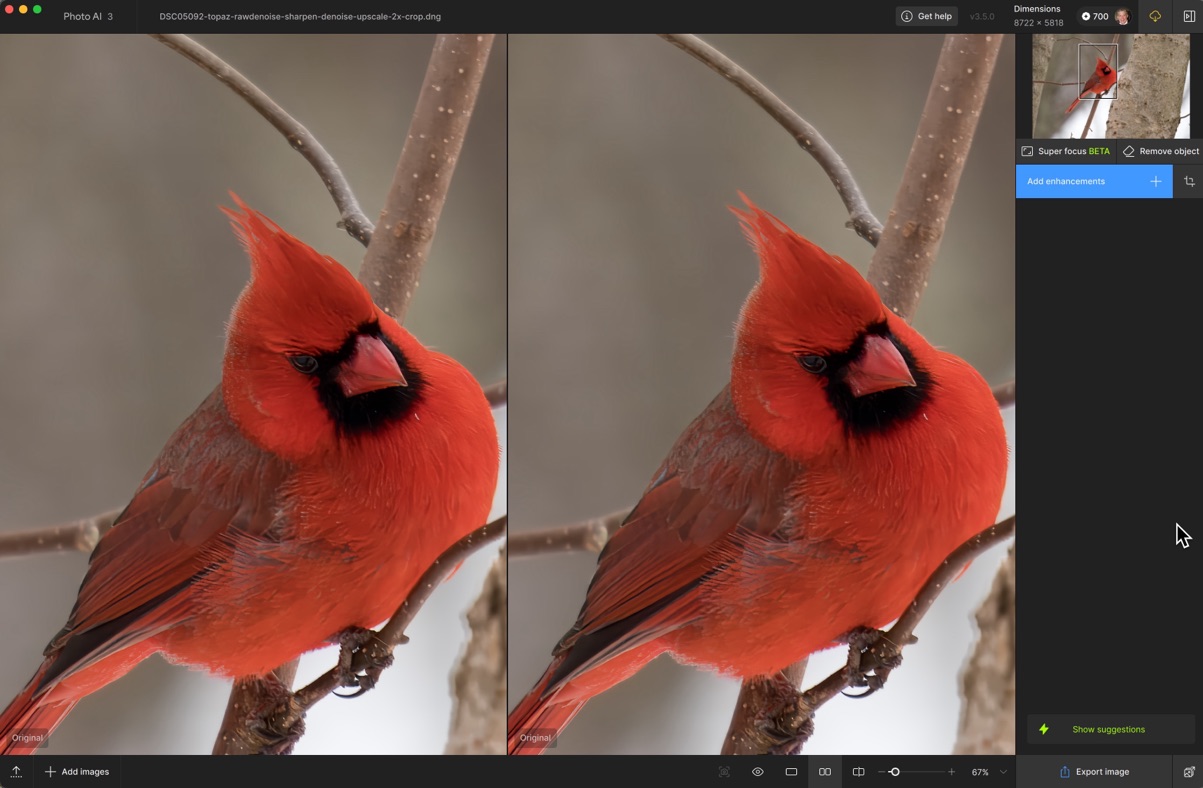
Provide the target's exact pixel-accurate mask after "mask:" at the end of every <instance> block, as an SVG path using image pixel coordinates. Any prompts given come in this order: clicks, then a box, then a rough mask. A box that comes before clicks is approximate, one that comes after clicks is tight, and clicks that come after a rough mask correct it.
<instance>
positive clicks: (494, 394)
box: [485, 378, 510, 408]
mask: <svg viewBox="0 0 1203 788" xmlns="http://www.w3.org/2000/svg"><path fill="white" fill-rule="evenodd" d="M509 393H510V392H509V385H508V382H507V381H506V379H505V378H502V379H501V380H499V381H497V382H496V383H494V384H493V385H491V386H485V399H487V400H488V401H489V405H490V406H491V407H493V408H503V407H505V405H506V402H507V398H508V397H509Z"/></svg>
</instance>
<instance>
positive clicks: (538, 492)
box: [509, 35, 1015, 753]
mask: <svg viewBox="0 0 1203 788" xmlns="http://www.w3.org/2000/svg"><path fill="white" fill-rule="evenodd" d="M704 38H705V39H706V40H707V41H709V42H711V43H712V44H714V45H715V46H716V47H718V48H719V49H720V50H722V51H723V52H725V53H726V54H727V55H729V56H730V57H732V58H733V59H734V60H735V61H736V62H738V63H740V64H741V65H742V66H744V67H745V68H747V69H748V70H749V71H750V72H751V73H752V74H754V75H755V76H757V77H758V78H759V79H760V80H761V81H763V82H764V83H765V84H766V85H767V86H768V87H769V88H770V89H771V90H773V91H775V92H776V93H777V95H778V96H780V97H781V98H782V99H784V100H785V101H786V103H788V104H789V105H790V106H792V107H793V108H794V109H795V110H797V111H798V112H799V113H800V114H801V115H803V116H804V117H805V118H806V119H807V120H808V121H810V122H811V123H812V124H814V125H815V126H816V127H817V128H818V129H819V131H820V132H821V133H822V134H823V135H824V136H825V137H826V138H827V140H828V141H830V142H831V143H832V144H833V145H834V146H835V147H836V148H837V150H838V151H839V152H840V153H841V154H842V156H843V157H844V160H845V161H846V162H847V163H848V164H849V166H850V167H851V168H852V170H853V172H854V173H855V175H856V178H857V180H858V182H859V184H860V186H861V188H862V189H863V190H864V192H865V194H866V196H867V198H868V200H869V203H870V205H871V207H872V208H873V210H874V212H875V213H876V215H877V216H878V218H879V219H881V220H883V221H884V220H885V219H886V217H887V215H888V213H889V209H890V205H891V203H892V202H893V199H894V195H895V192H896V191H897V189H898V185H899V180H900V178H901V175H902V171H903V166H904V163H905V161H906V157H907V154H908V152H909V150H910V146H911V140H912V137H913V134H914V130H915V128H916V126H917V124H918V120H919V114H920V111H921V109H922V107H923V103H924V100H925V98H926V96H927V92H928V88H929V84H930V79H931V74H932V71H933V67H934V66H935V63H936V59H937V56H938V53H939V49H940V46H941V42H942V39H941V37H939V36H931V37H922V36H905V37H903V36H897V37H890V36H864V37H855V36H852V37H847V36H822V37H817V36H816V37H807V36H763V35H761V36H720V35H716V36H704ZM1013 45H1014V42H1013V38H1012V37H1010V36H1008V37H1007V39H1006V41H1005V42H1004V46H1003V52H1002V55H1001V57H1000V59H999V62H998V65H997V69H996V71H995V75H994V82H993V84H992V85H991V87H990V91H989V94H988V97H987V102H986V106H985V109H984V111H983V113H982V117H981V122H980V125H979V128H978V135H977V139H976V140H975V142H974V145H973V149H972V152H971V154H970V157H969V160H968V163H967V165H966V169H965V173H964V176H963V179H962V181H961V185H960V191H959V193H958V195H957V200H956V204H955V207H954V208H953V210H952V215H951V218H950V220H949V223H948V228H947V233H946V235H945V237H944V242H943V246H942V248H941V251H940V256H939V260H938V262H937V264H936V266H935V269H934V271H933V274H932V277H931V285H930V287H929V288H928V290H927V293H926V295H925V297H924V300H923V303H922V305H921V307H920V309H919V313H918V317H917V320H916V325H917V326H918V328H919V329H920V330H921V331H922V332H923V333H924V334H925V335H926V336H927V337H928V339H930V340H931V341H932V342H933V343H935V344H937V345H940V346H943V347H945V348H947V349H949V350H951V351H953V352H955V353H958V354H960V355H961V356H963V357H964V358H966V359H967V360H968V361H970V362H971V363H972V364H974V365H975V366H976V367H977V369H978V370H980V371H981V373H982V374H983V375H984V376H985V377H986V378H987V380H989V381H990V382H991V383H992V384H997V383H1001V382H1003V381H1005V380H1007V379H1010V378H1011V377H1013V376H1014V374H1015V350H1014V340H1015V303H1014V270H1015V261H1014V233H1015V227H1014V201H1013V194H1014V186H1013V178H1014V173H1013V155H1014V152H1013V129H1014V108H1013V101H1014V95H1015V94H1014V52H1013ZM509 66H510V115H509V120H510V136H509V144H510V148H509V150H510V176H509V185H510V208H509V210H510V235H509V244H510V246H509V248H510V257H509V276H510V289H509V292H510V302H509V303H510V378H511V386H512V391H513V395H512V398H511V399H512V402H511V411H510V418H511V429H512V433H513V434H512V438H511V443H510V447H509V448H510V472H511V484H512V486H513V488H514V489H516V490H519V491H520V492H519V493H518V494H517V495H515V496H514V502H513V506H512V507H511V524H512V525H511V527H512V529H513V531H514V532H517V531H520V530H524V529H533V528H542V527H548V526H552V525H557V524H565V523H569V522H574V521H578V520H581V519H584V518H587V517H592V516H597V515H602V514H606V513H609V512H611V511H614V510H617V509H621V508H624V507H627V506H630V505H632V504H633V503H634V502H635V500H636V499H637V497H638V495H639V494H640V492H641V491H642V490H643V488H644V487H645V486H646V484H647V482H648V480H649V479H650V478H651V475H652V473H653V472H654V470H655V469H656V467H657V465H658V464H659V463H660V461H661V459H662V458H663V456H664V455H665V453H666V452H667V451H668V449H669V447H670V446H671V445H672V443H673V441H674V439H675V438H676V437H677V435H678V434H679V433H680V432H681V430H682V429H683V428H684V427H685V426H686V425H687V424H688V423H689V421H690V420H691V419H692V418H693V417H694V416H695V415H696V414H697V413H698V412H699V411H700V410H701V409H702V408H704V407H705V406H706V405H707V403H709V401H710V400H711V399H712V398H713V396H714V395H715V393H717V391H718V390H719V389H720V387H721V386H722V385H723V384H724V382H725V380H726V379H727V378H728V376H729V367H728V365H729V359H730V352H731V345H732V339H733V331H732V326H733V323H734V321H735V319H736V317H737V315H738V311H739V307H740V305H741V303H742V302H743V299H744V297H745V296H746V294H747V292H748V290H749V289H750V288H751V286H752V284H753V283H754V282H755V279H756V263H755V258H754V255H753V253H752V252H751V251H750V250H749V249H748V247H747V245H746V243H745V242H744V239H743V237H742V235H741V233H740V231H739V226H738V223H737V221H736V220H735V218H734V217H733V216H732V215H731V214H730V213H729V212H728V211H727V206H728V205H730V204H732V203H736V202H737V200H738V197H737V194H736V191H737V190H743V191H744V192H745V193H746V194H747V195H748V196H749V197H751V198H752V199H753V200H754V201H756V202H757V203H758V204H759V205H760V206H761V207H763V208H765V209H767V210H769V211H771V212H773V213H775V214H776V215H778V216H779V217H780V218H781V219H782V220H784V221H785V222H786V223H787V224H789V225H790V226H792V227H793V228H794V229H795V230H797V231H798V232H800V233H802V234H804V235H806V236H808V237H809V238H811V239H812V240H814V241H816V242H817V243H819V244H820V245H822V246H824V247H825V248H826V249H828V250H829V251H831V252H832V253H834V254H838V255H840V256H842V257H844V258H845V259H847V260H848V261H849V262H851V263H852V264H854V265H856V266H857V267H858V268H859V269H860V270H861V271H862V272H863V271H864V269H865V266H866V265H867V263H868V260H869V258H870V256H871V253H872V249H871V247H870V246H869V245H868V244H867V243H866V242H865V241H863V240H861V239H860V238H858V237H857V236H856V235H855V234H854V233H853V232H852V231H851V230H848V229H846V228H845V227H844V223H845V221H846V219H847V216H846V213H845V210H844V208H843V205H842V203H841V202H840V200H839V199H838V197H837V195H836V192H835V190H834V189H833V187H832V186H831V184H830V182H829V181H828V180H827V178H826V177H825V176H824V174H823V173H822V171H821V170H820V169H819V167H818V165H817V164H816V163H815V162H814V161H813V160H812V159H811V158H810V157H809V156H808V155H806V154H805V153H804V152H803V151H802V150H801V149H800V148H799V147H798V146H797V144H796V143H795V142H794V141H793V139H792V138H791V137H790V135H789V134H788V133H786V132H785V131H784V130H783V129H782V128H781V127H780V126H778V125H777V124H776V123H775V122H774V121H773V120H772V119H771V118H770V117H769V116H768V115H767V114H765V113H764V112H763V111H762V110H760V109H759V108H758V107H756V106H755V105H754V104H753V103H752V102H751V101H750V100H749V99H748V98H747V97H746V96H744V95H743V94H742V93H741V92H739V91H738V90H737V89H736V88H735V87H733V86H732V85H730V84H728V83H727V82H726V81H725V80H724V79H722V78H721V77H720V76H718V75H717V74H715V73H714V72H712V71H710V70H709V69H708V68H706V67H705V66H703V65H702V64H701V63H699V62H697V61H696V60H694V59H693V58H691V57H690V56H688V55H686V54H685V53H684V52H682V51H680V50H678V49H677V48H675V47H674V46H672V45H670V44H668V43H666V42H664V41H663V40H661V39H659V38H657V37H655V36H572V37H557V36H511V37H510V61H509ZM1011 423H1013V422H1011ZM1008 505H1009V506H1011V507H1012V508H1013V503H1011V504H1008ZM1000 557H1001V553H1000V552H997V551H996V552H994V553H992V554H988V555H986V556H983V557H982V558H980V559H978V561H977V562H976V563H975V565H974V566H973V568H972V569H971V570H970V572H969V573H967V574H966V575H965V576H964V577H963V578H962V579H961V580H960V581H959V583H958V584H957V585H956V586H954V587H953V588H952V589H951V590H950V591H949V592H948V593H946V594H945V595H944V598H943V599H942V600H941V602H940V604H939V605H938V606H937V608H936V610H935V611H934V612H933V613H932V614H931V615H930V616H929V617H928V618H927V619H926V620H925V621H924V622H923V624H922V625H921V626H920V628H919V630H918V633H917V634H918V635H919V638H920V644H919V646H917V647H915V648H912V649H908V650H907V655H906V659H907V664H906V665H905V666H904V668H903V669H902V670H899V671H896V672H895V673H894V675H893V676H892V677H891V679H890V686H889V687H888V688H887V689H886V690H885V691H884V692H883V693H879V695H878V696H876V697H874V698H873V699H870V700H864V701H860V702H853V701H848V700H846V699H843V698H837V699H836V700H835V701H834V702H833V703H831V704H828V706H826V707H824V708H823V709H822V710H821V711H820V712H819V715H818V722H817V728H818V733H817V735H816V736H815V738H814V739H812V740H811V743H810V745H809V746H808V748H807V751H808V752H810V753H823V752H833V753H839V752H844V753H857V752H867V753H908V752H949V751H950V750H951V747H952V742H953V736H954V732H955V727H956V723H957V715H958V713H959V699H958V697H957V685H956V676H957V672H958V670H959V668H960V665H961V663H962V662H963V660H964V659H965V656H966V655H967V653H968V649H969V646H970V642H971V639H972V637H973V634H974V633H973V630H972V624H971V621H970V611H972V610H973V609H974V608H975V607H976V605H977V604H979V603H980V601H981V599H982V598H983V597H984V596H985V594H986V590H987V589H988V585H989V582H990V580H991V579H992V577H993V575H994V570H995V567H996V566H997V564H998V561H999V560H1000ZM594 565H595V558H594V557H593V556H591V555H586V554H580V553H578V554H552V555H546V556H541V557H537V558H531V559H525V560H513V559H512V560H511V562H510V593H511V597H510V674H509V675H510V705H511V706H512V705H513V704H514V703H516V702H517V700H518V699H519V698H520V697H521V696H522V694H523V693H525V692H526V691H527V689H529V688H530V687H531V685H532V684H533V683H534V681H535V680H536V679H537V677H538V676H539V674H540V673H541V672H542V671H543V669H544V667H545V666H546V665H547V662H548V659H549V656H550V652H551V648H552V646H553V645H554V644H555V642H556V641H557V640H558V638H559V637H560V636H561V635H562V634H563V633H564V632H565V630H567V628H568V627H569V626H570V625H571V624H572V623H573V621H574V620H575V618H576V615H577V612H578V610H579V608H580V604H581V601H582V600H583V598H584V592H585V589H586V587H587V585H588V582H589V578H590V576H591V575H592V572H593V568H594ZM822 659H826V660H827V661H826V662H823V661H822ZM822 659H820V660H818V662H820V663H821V664H819V665H817V666H816V667H812V672H811V674H810V677H809V678H810V680H811V681H812V682H813V681H814V680H816V679H817V678H820V677H822V676H825V675H826V674H827V673H828V672H830V670H832V669H834V668H835V667H838V665H840V664H842V662H843V653H842V652H835V651H832V652H826V653H825V654H824V655H823V657H822ZM812 664H814V663H812ZM737 689H738V682H736V681H733V680H730V679H719V678H715V677H713V676H710V675H708V674H704V673H702V672H700V671H697V670H694V669H689V668H681V667H679V666H677V665H676V664H675V663H673V662H671V661H669V660H667V659H664V658H662V659H661V660H659V661H657V662H656V663H654V664H653V665H652V666H650V667H648V668H646V669H645V670H644V671H642V672H641V673H640V674H638V675H637V676H636V677H634V678H633V679H630V680H628V681H627V682H625V683H624V684H623V685H620V686H619V687H617V688H615V689H613V690H611V691H610V692H608V693H606V694H604V695H603V696H601V697H599V698H596V699H594V700H593V701H591V702H590V704H589V705H588V706H587V707H586V708H585V710H584V711H583V712H582V713H581V714H580V716H579V717H578V718H577V720H576V721H575V722H574V723H573V724H572V725H570V726H569V728H568V731H567V733H566V734H565V735H564V736H563V737H562V738H561V740H560V742H559V746H558V747H557V748H556V749H555V750H552V752H557V753H573V752H629V753H656V752H687V753H717V752H718V748H719V745H720V743H721V740H722V737H723V734H724V732H725V731H726V727H727V723H728V721H729V718H730V713H731V710H732V708H733V707H734V699H735V694H736V691H737Z"/></svg>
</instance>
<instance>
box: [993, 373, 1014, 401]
mask: <svg viewBox="0 0 1203 788" xmlns="http://www.w3.org/2000/svg"><path fill="white" fill-rule="evenodd" d="M994 401H995V402H997V403H998V407H1000V408H1010V407H1012V406H1014V405H1015V379H1014V378H1012V379H1011V380H1008V381H1007V382H1006V383H1000V384H999V385H997V386H995V387H994Z"/></svg>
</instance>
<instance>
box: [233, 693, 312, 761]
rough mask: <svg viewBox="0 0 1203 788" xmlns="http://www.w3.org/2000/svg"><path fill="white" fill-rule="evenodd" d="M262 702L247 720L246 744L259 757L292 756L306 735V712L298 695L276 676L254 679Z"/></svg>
mask: <svg viewBox="0 0 1203 788" xmlns="http://www.w3.org/2000/svg"><path fill="white" fill-rule="evenodd" d="M253 681H256V682H258V683H259V685H260V688H261V691H260V697H261V698H262V701H261V702H260V703H259V704H258V705H257V706H256V708H255V709H254V711H253V712H252V713H251V714H250V715H249V716H248V717H247V725H246V733H247V737H246V744H247V750H248V751H249V752H257V753H259V754H260V755H289V754H291V753H292V749H293V747H295V746H296V743H297V742H298V741H300V739H301V736H303V735H304V734H305V710H304V708H302V707H301V705H300V703H299V702H298V701H297V698H296V695H295V694H293V692H292V690H291V689H289V688H288V686H287V685H285V684H284V683H283V682H281V681H280V680H279V679H278V678H276V676H275V675H274V674H268V675H266V676H263V677H261V678H257V679H253Z"/></svg>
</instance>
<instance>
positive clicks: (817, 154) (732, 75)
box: [660, 33, 881, 246]
mask: <svg viewBox="0 0 1203 788" xmlns="http://www.w3.org/2000/svg"><path fill="white" fill-rule="evenodd" d="M660 37H661V38H663V39H664V40H665V41H668V42H669V43H670V44H673V45H675V46H677V47H679V48H681V49H683V50H685V51H686V52H688V53H689V54H690V55H693V56H694V57H695V58H697V59H698V60H700V61H702V62H703V63H705V64H706V65H707V66H709V67H710V68H711V69H713V70H714V71H716V72H718V73H719V74H721V75H722V76H723V77H725V78H726V79H727V81H729V82H731V83H733V84H734V85H735V86H736V87H738V88H739V89H740V90H742V91H743V92H744V93H746V94H747V95H748V96H749V97H750V98H751V99H752V100H753V101H755V102H756V103H757V104H759V105H760V107H761V108H762V109H763V110H764V111H765V112H767V113H769V115H771V116H772V118H773V120H775V121H777V122H778V123H779V124H781V126H782V127H784V128H785V130H786V131H788V132H789V133H790V134H791V135H792V136H793V138H794V140H795V141H797V143H798V144H799V145H801V146H802V150H804V151H806V152H807V153H809V154H810V155H811V156H813V157H814V160H815V161H817V162H818V163H819V166H820V167H822V168H823V172H825V173H827V177H828V178H830V179H831V183H832V185H834V186H835V190H836V192H838V193H839V195H840V199H841V200H843V202H844V207H845V208H847V209H848V217H849V218H848V226H849V227H851V228H852V229H853V230H855V231H856V234H857V235H859V236H860V237H861V238H864V239H865V240H866V241H868V242H869V243H871V244H873V245H874V246H876V245H877V243H878V241H879V239H880V238H881V222H879V221H877V217H875V216H874V215H873V213H872V211H870V210H869V202H868V200H866V199H865V196H864V195H863V194H861V191H860V187H859V186H857V184H856V179H855V178H854V177H853V176H852V170H850V169H849V168H848V165H847V164H845V163H844V160H843V159H842V158H840V155H839V154H838V153H836V151H835V148H833V147H831V144H830V143H829V142H827V140H825V139H824V138H823V135H822V134H820V133H819V131H818V129H816V128H815V127H814V126H812V125H810V124H809V123H807V122H806V120H805V119H803V117H802V116H801V115H799V114H798V113H797V112H794V111H793V110H792V109H790V107H789V106H788V105H787V104H786V103H785V102H784V101H782V100H781V99H780V98H778V97H777V96H776V95H775V94H774V93H773V92H772V91H771V90H769V89H768V88H767V87H765V86H764V85H763V84H762V83H761V82H760V81H759V80H758V79H756V77H754V76H752V75H751V74H749V73H748V72H747V71H745V70H744V69H743V68H742V67H741V66H740V65H739V64H738V63H736V62H735V61H733V60H731V58H729V57H727V56H726V55H724V54H723V53H722V52H719V51H718V50H717V49H715V48H714V47H712V46H710V44H707V43H706V42H705V41H703V40H702V39H700V38H698V37H697V36H693V35H686V34H679V33H661V34H660Z"/></svg>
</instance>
